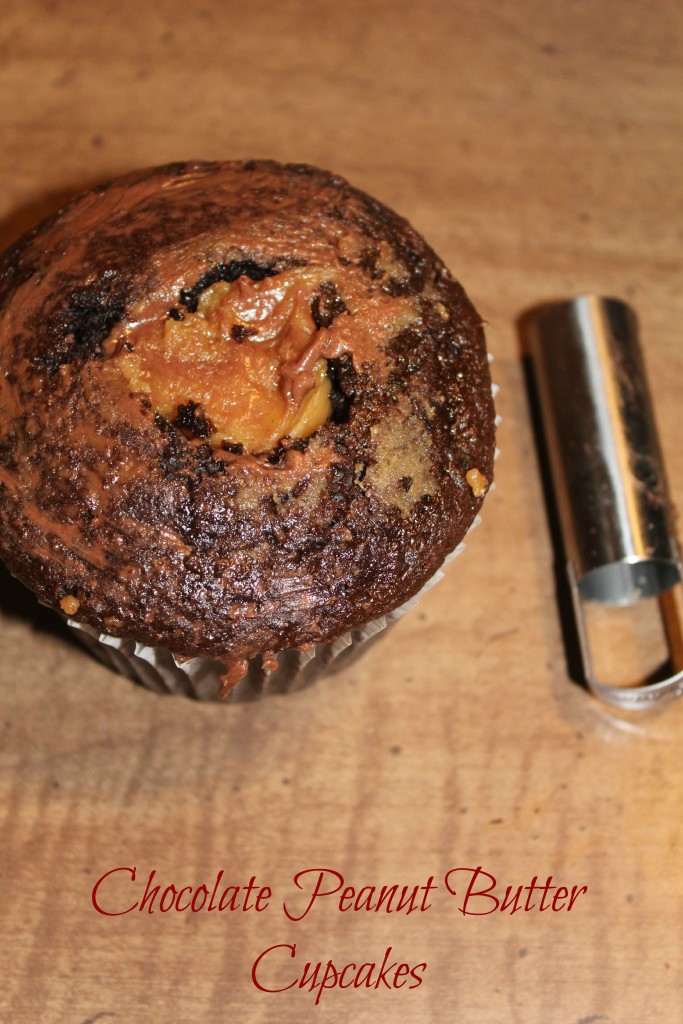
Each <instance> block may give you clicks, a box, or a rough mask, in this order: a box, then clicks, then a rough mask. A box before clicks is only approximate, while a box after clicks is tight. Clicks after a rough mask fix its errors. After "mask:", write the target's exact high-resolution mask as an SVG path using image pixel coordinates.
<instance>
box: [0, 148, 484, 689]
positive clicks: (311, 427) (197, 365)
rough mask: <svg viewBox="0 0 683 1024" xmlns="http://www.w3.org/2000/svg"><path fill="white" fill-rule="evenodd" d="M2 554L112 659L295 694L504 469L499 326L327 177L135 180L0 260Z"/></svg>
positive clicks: (424, 574) (386, 217)
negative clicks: (496, 381) (497, 423)
mask: <svg viewBox="0 0 683 1024" xmlns="http://www.w3.org/2000/svg"><path fill="white" fill-rule="evenodd" d="M0 345H1V350H0V362H1V367H0V369H1V372H0V544H1V551H2V557H3V559H4V561H5V562H6V564H7V566H8V568H9V569H10V571H11V572H12V573H13V574H14V575H15V576H17V577H18V578H19V579H20V580H21V581H22V582H23V583H24V584H26V585H27V586H28V587H30V588H31V589H32V590H33V591H34V592H35V593H36V595H37V596H38V599H39V600H40V601H41V602H43V603H44V604H47V605H49V606H51V607H52V608H54V609H56V610H58V611H61V612H62V613H63V614H64V615H65V616H67V617H68V618H69V620H70V621H71V622H72V624H73V625H76V626H77V627H79V632H80V635H81V636H82V637H83V639H85V640H86V642H88V643H89V644H90V645H92V646H94V647H95V649H96V650H97V652H98V653H99V655H100V656H101V657H103V658H105V659H108V660H109V661H110V663H111V664H113V665H116V666H117V667H118V668H119V669H122V670H123V671H126V672H128V673H129V674H133V675H135V676H137V677H138V678H139V679H141V680H142V681H143V682H145V683H146V684H147V685H150V686H153V687H154V688H157V689H162V690H177V691H182V692H187V693H192V694H194V695H196V696H201V697H204V698H214V697H216V696H218V695H219V694H221V693H222V694H223V695H227V694H231V695H232V696H249V695H254V694H256V693H258V692H262V691H271V690H276V691H277V690H280V691H282V690H284V689H291V688H293V687H297V686H299V685H301V684H302V682H304V681H305V680H306V679H308V678H309V677H310V676H312V674H313V673H314V672H317V671H318V670H319V668H320V666H324V665H326V664H328V663H329V662H330V660H331V659H332V658H334V657H335V656H336V655H337V654H339V653H340V652H341V651H342V650H345V649H348V648H350V647H353V646H354V645H357V644H358V643H360V642H362V641H363V640H364V639H366V638H367V637H369V636H370V635H372V634H373V633H376V632H377V631H378V630H379V629H381V628H382V627H383V626H384V625H385V624H386V622H387V621H388V620H390V619H391V618H392V617H395V615H396V614H397V612H398V613H400V611H401V609H402V607H403V606H404V605H405V603H406V602H407V601H409V599H410V598H412V597H413V596H414V595H416V594H417V593H418V592H419V591H420V590H421V589H422V588H423V586H424V585H425V584H426V583H427V581H429V580H430V579H431V578H432V577H433V576H434V574H435V573H436V572H437V570H438V568H439V566H440V565H441V564H442V563H443V562H444V560H445V558H446V557H447V555H449V553H451V552H453V551H454V550H455V549H456V547H457V545H458V544H459V543H460V541H461V540H462V538H463V537H464V535H465V533H466V532H467V530H468V528H469V527H470V525H471V524H472V522H473V520H474V519H475V516H476V514H477V511H478V509H479V507H480V505H481V502H482V500H483V497H484V495H485V493H486V490H487V488H488V486H489V484H490V481H491V478H492V466H493V455H494V410H493V403H492V398H491V381H490V377H489V370H488V362H487V356H486V351H485V346H484V337H483V333H482V329H481V324H480V319H479V317H478V316H477V314H476V312H475V311H474V309H473V308H472V306H471V304H470V303H469V301H468V299H467V298H466V296H465V294H464V292H463V290H462V288H461V287H460V285H459V284H457V283H456V282H455V281H454V280H453V278H452V277H451V276H450V274H449V273H448V271H447V270H446V268H445V267H444V265H443V264H442V263H441V261H440V260H439V259H438V258H437V257H436V256H435V254H434V253H433V252H432V251H431V249H430V248H429V247H428V246H427V245H426V243H425V242H424V241H423V239H422V238H421V237H420V236H419V235H418V234H416V232H415V231H413V229H412V228H411V227H410V226H409V225H408V223H407V222H406V221H405V220H403V219H402V218H400V217H398V216H397V215H396V214H394V213H392V212H391V210H388V209H387V208H386V207H385V206H382V205H381V204H380V203H378V202H376V201H375V200H374V199H371V198H369V197H368V196H366V195H364V194H363V193H361V192H358V191H357V190H355V189H353V188H352V187H351V186H350V185H348V184H347V183H346V182H345V181H344V180H343V179H342V178H338V177H334V176H332V175H330V174H328V173H326V172H324V171H319V170H316V169H315V168H312V167H306V166H298V165H286V166H282V165H279V164H276V163H272V162H270V161H248V162H244V163H187V164H172V165H170V166H167V167H161V168H156V169H152V170H145V171H140V172H138V173H134V174H129V175H127V176H125V177H122V178H119V179H117V180H115V181H113V182H111V183H109V184H107V185H103V186H101V187H100V188H97V189H94V190H93V191H91V192H89V193H87V194H84V195H82V196H79V197H78V198H77V199H75V200H73V202H71V203H70V204H69V205H68V206H66V207H65V208H64V209H63V210H61V211H60V212H59V213H57V214H56V215H55V216H54V217H51V218H50V219H49V220H47V221H45V222H44V223H43V224H41V225H40V226H39V227H38V228H36V229H35V230H34V231H32V232H30V233H28V234H27V235H25V236H24V237H23V238H22V239H20V240H19V242H17V243H16V245H14V246H13V247H12V248H11V249H10V250H8V251H7V252H6V253H5V254H4V256H3V257H2V258H1V260H0Z"/></svg>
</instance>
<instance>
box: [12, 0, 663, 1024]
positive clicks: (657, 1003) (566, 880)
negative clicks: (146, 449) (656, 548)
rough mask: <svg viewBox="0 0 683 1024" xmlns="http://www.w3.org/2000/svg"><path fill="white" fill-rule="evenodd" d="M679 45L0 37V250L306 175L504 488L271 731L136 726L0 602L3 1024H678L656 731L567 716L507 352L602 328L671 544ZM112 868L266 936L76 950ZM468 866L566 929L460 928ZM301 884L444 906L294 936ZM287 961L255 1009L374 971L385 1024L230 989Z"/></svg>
mask: <svg viewBox="0 0 683 1024" xmlns="http://www.w3.org/2000/svg"><path fill="white" fill-rule="evenodd" d="M681 22H682V18H681V10H680V6H679V5H678V4H675V3H673V2H669V0H661V2H660V3H658V4H657V5H655V6H648V5H645V4H644V3H642V2H641V3H637V2H625V3H617V2H616V0H606V2H604V3H601V4H594V3H589V2H584V0H577V2H575V3H572V4H563V3H559V2H551V3H547V2H541V0H523V2H522V3H520V4H518V5H516V6H514V7H513V6H511V5H509V4H504V3H502V2H500V0H488V2H474V0H472V2H458V3H447V2H445V0H431V2H430V0H428V2H426V3H423V4H421V5H420V6H419V7H418V5H416V4H412V3H408V2H404V0H401V2H394V3H385V2H376V3H372V2H371V3H368V2H360V0H347V2H345V3H344V4H332V3H328V2H323V3H320V4H316V5H312V4H305V3H303V2H284V3H281V4H272V3H265V4H249V3H246V2H239V3H237V2H235V3H228V2H218V0H214V2H204V3H199V4H196V5H194V4H193V5H189V4H187V3H180V2H179V0H159V2H157V3H155V4H154V5H143V4H139V3H133V2H132V0H123V2H120V0H119V2H117V3H114V2H113V0H103V2H100V3H98V4H97V5H93V4H90V3H85V2H84V0H71V2H62V3H60V2H57V0H53V2H48V0H44V2H38V0H24V2H23V3H21V4H19V3H18V2H15V0H12V2H9V3H7V4H5V5H4V7H3V12H2V18H1V19H0V47H1V57H2V59H1V60H0V84H1V90H2V96H3V103H2V107H1V108H0V124H1V127H2V143H3V144H2V147H1V149H0V168H1V169H2V174H1V177H0V180H1V182H2V185H1V186H0V218H2V223H1V224H0V242H1V243H2V244H3V245H5V244H8V243H9V242H10V241H12V240H13V239H14V238H15V237H17V236H18V234H20V233H21V231H23V230H25V229H26V228H28V227H30V226H31V225H32V224H33V223H34V222H35V220H37V219H38V218H39V217H40V216H43V215H45V214H47V213H49V212H51V211H52V210H54V209H56V208H57V207H58V206H59V205H60V204H61V202H63V200H64V199H65V198H66V197H67V196H69V195H71V194H73V193H74V192H75V191H76V190H79V189H80V188H82V187H84V186H86V185H89V184H92V183H94V182H95V181H97V180H100V179H102V178H105V177H108V176H111V175H112V174H115V173H118V172H122V171H125V170H128V169H131V168H133V167H136V166H143V165H148V164H158V163H163V162H166V161H168V160H173V159H185V158H191V157H203V158H235V157H246V156H272V157H275V158H278V159H283V160H299V161H306V162H310V163H315V164H318V165H321V166H323V167H330V168H333V169H334V170H336V171H338V172H340V173H342V174H344V175H345V176H347V177H348V178H349V179H350V180H351V181H352V182H353V183H354V184H356V185H357V186H359V187H361V188H364V189H366V190H367V191H369V192H370V193H373V194H375V195H377V196H378V197H379V198H381V199H382V200H383V201H384V202H386V203H388V204H389V205H390V206H393V207H394V208H396V209H397V210H399V211H400V212H401V213H403V214H404V215H405V216H407V217H408V218H409V219H410V220H411V221H412V223H413V224H414V225H415V227H417V228H418V229H419V230H420V231H421V232H422V233H423V234H424V235H425V236H426V238H427V239H428V240H429V242H430V243H431V244H432V245H433V246H434V248H435V249H436V250H437V252H439V254H440V255H441V256H442V257H443V258H444V259H445V260H446V262H447V263H448V264H449V266H450V267H451V268H452V270H453V271H454V273H455V274H456V276H458V277H460V279H461V280H462V281H463V282H464V284H465V286H466V288H467V290H468V292H469V294H470V296H471V297H472V299H473V301H474V302H475V304H476V305H477V306H478V308H479V309H480V311H481V313H482V315H483V316H484V317H485V318H486V320H487V321H488V325H489V327H488V336H489V343H490V347H491V349H492V351H493V352H494V354H495V357H496V359H495V363H494V371H495V378H496V380H497V381H498V383H499V384H500V385H501V388H502V390H501V395H500V399H499V408H500V412H501V413H502V415H503V425H502V427H501V430H500V435H499V444H500V447H501V449H502V450H503V456H502V458H501V460H500V462H499V463H498V475H497V488H496V490H495V492H494V493H493V494H492V495H491V496H490V497H489V499H488V500H487V504H486V506H485V515H484V521H483V524H482V526H481V527H480V528H479V529H478V530H477V531H476V532H475V533H474V534H473V535H472V536H471V540H470V542H469V543H468V547H467V550H466V552H465V554H464V555H463V556H462V557H461V558H460V559H458V561H457V562H456V563H455V564H454V565H453V566H451V567H450V568H449V569H448V571H447V575H446V578H445V579H444V581H443V582H442V583H440V584H439V586H438V587H437V588H435V589H433V590H432V591H431V592H430V593H429V594H428V595H427V596H426V597H425V598H424V599H423V601H422V602H421V604H420V606H419V608H418V609H416V610H415V611H414V612H413V613H412V614H411V615H409V616H407V617H406V618H405V619H403V620H402V622H401V623H400V624H399V625H398V626H396V627H395V629H394V630H393V632H392V634H391V635H390V637H387V638H386V639H385V641H383V642H381V643H378V644H377V645H376V646H375V647H374V649H373V650H372V651H370V652H369V653H368V654H367V656H366V657H365V658H364V659H363V660H361V661H360V662H358V663H357V665H355V666H354V667H353V668H351V669H349V670H348V671H347V672H346V673H345V674H342V675H340V676H338V677H336V678H333V679H330V680H328V681H324V682H322V683H320V684H318V685H317V686H316V687H315V688H313V689H311V690H309V691H307V692H304V693H301V694H298V695H294V696H292V697H289V698H271V699H269V700H267V701H265V702H262V703H260V704H253V705H248V706H242V707H234V708H232V707H223V706H220V707H204V706H201V705H197V704H192V703H190V702H187V701H185V700H182V699H162V698H159V697H157V696H155V695H153V694H150V693H147V692H145V691H144V690H142V689H139V688H136V687H135V686H133V685H132V684H130V683H128V682H127V681H126V680H123V679H120V678H117V677H116V676H114V675H112V674H111V673H109V672H108V671H107V670H105V669H104V668H101V667H99V666H98V665H97V664H96V663H94V662H93V661H91V660H90V659H89V658H88V657H87V656H86V655H85V654H84V653H82V652H81V650H80V649H79V648H77V647H76V646H74V644H73V643H72V642H70V641H69V639H68V638H66V637H65V636H64V635H63V633H62V631H61V630H60V629H59V627H58V626H56V625H55V624H54V622H53V619H52V617H51V616H50V615H48V614H47V613H44V612H40V611H39V610H37V609H35V608H34V607H33V605H32V602H31V599H30V598H29V597H26V596H24V594H23V592H22V591H21V589H20V588H19V587H18V585H16V584H14V583H13V582H12V581H11V580H5V581H4V585H3V591H2V600H1V607H2V633H1V642H2V652H1V656H2V662H1V665H2V670H1V677H2V678H1V682H0V702H1V704H2V715H1V717H0V729H1V730H2V732H1V735H2V743H1V746H0V935H1V936H2V938H1V941H0V977H2V983H1V984H0V1008H1V1011H2V1018H3V1020H8V1021H10V1020H11V1021H12V1022H15V1024H32V1022H35V1021H41V1024H42V1022H45V1024H52V1022H59V1024H61V1022H64V1024H85V1022H86V1021H95V1020H101V1021H105V1022H108V1021H112V1024H117V1022H126V1024H131V1022H133V1024H137V1022H151V1024H157V1022H158V1024H161V1022H164V1024H166V1022H173V1024H185V1022H187V1024H199V1022H202V1024H203V1022H207V1024H214V1022H223V1021H233V1020H235V1021H245V1022H249V1024H265V1022H270V1021H275V1020H278V1021H283V1022H291V1024H294V1022H299V1021H302V1020H310V1019H314V1017H315V1016H318V1017H319V1019H320V1020H324V1021H326V1022H332V1024H336V1022H340V1024H341V1022H342V1021H343V1022H346V1021H348V1020H354V1021H356V1022H357V1024H366V1022H370V1021H373V1022H385V1021H386V1022H392V1024H393V1022H394V1021H398V1020H400V1021H406V1022H415V1024H422V1022H425V1024H426V1022H427V1021H429V1022H437V1024H442V1022H443V1024H446V1022H448V1024H451V1022H457V1024H478V1022H485V1024H511V1022H512V1024H548V1022H551V1024H555V1022H557V1024H588V1022H591V1024H592V1022H596V1024H597V1022H601V1024H602V1022H606V1024H631V1022H633V1024H642V1022H646V1021H655V1020H656V1021H657V1022H660V1021H672V1022H673V1021H675V1020H677V1019H678V1016H679V1013H680V1005H681V998H682V995H683V957H682V956H681V953H682V952H683V915H682V914H681V909H682V900H683V868H682V867H681V862H680V848H681V842H682V840H683V832H682V825H681V796H682V794H683V764H682V761H681V756H680V749H681V743H680V737H681V733H682V730H683V705H680V706H676V707H673V708H670V709H668V710H666V711H665V712H662V713H657V714H653V715H650V716H647V717H645V718H642V717H633V716H627V715H612V714H610V713H609V712H607V711H605V710H603V709H601V708H600V707H599V706H598V705H596V704H595V703H593V702H591V701H590V700H589V699H588V698H586V697H585V696H584V695H583V693H581V692H579V691H578V690H577V689H576V688H575V687H573V686H572V685H571V684H570V683H569V681H568V677H567V670H566V666H565V661H564V653H563V646H562V641H561V634H560V627H559V621H558V614H557V607H556V604H555V599H554V581H553V573H552V558H553V555H552V549H551V545H550V541H549V539H548V533H547V526H546V517H545V512H544V507H543V499H542V490H541V485H540V482H539V477H538V469H537V462H536V456H535V449H534V444H533V437H532V432H531V427H530V422H529V414H528V409H527V401H526V396H525V389H524V378H523V372H522V363H521V358H520V344H519V338H518V330H517V321H518V318H519V316H520V314H521V313H522V312H523V311H524V310H525V309H528V308H529V307H530V306H533V305H535V304H537V303H539V302H542V301H544V300H547V299H550V298H555V297H566V296H571V295H575V294H580V293H581V292H584V291H595V292H604V293H608V294H613V295H618V296H621V297H624V298H626V299H627V300H629V301H631V302H632V303H633V304H634V305H635V307H636V309H637V311H638V314H639V316H640V320H641V326H642V335H643V340H644V343H645V354H646V361H647V366H648V370H649V375H650V381H651V385H652V388H653V391H654V394H655V396H656V412H657V418H658V422H659V425H660V429H661V433H662V442H663V448H664V451H665V456H666V459H667V466H668V471H669V476H670V481H671V486H672V492H673V496H674V500H675V501H676V502H677V504H678V505H679V506H681V505H682V504H683V449H682V447H681V445H680V408H679V407H680V397H679V388H680V386H681V384H682V383H683V347H682V346H681V343H680V333H681V326H680V325H681V323H682V322H683V301H682V299H681V291H680V272H681V262H680V256H681V210H682V206H683V186H682V181H681V171H680V169H681V166H682V165H683V137H682V134H681V114H682V107H683V99H682V97H683V89H682V88H681V86H682V84H683V83H682V82H681V41H682V35H683V33H682V31H681V29H682V27H683V26H682V24H681ZM124 865H130V866H132V865H135V866H136V867H137V870H138V873H139V874H138V877H143V878H146V876H147V875H148V873H149V871H151V870H152V869H153V868H155V869H156V870H157V874H158V876H159V879H160V880H161V881H163V882H166V883H168V882H174V883H175V884H176V885H178V886H182V885H192V884H195V885H196V884H199V883H200V882H202V881H209V880H211V879H213V878H215V876H216V873H217V871H219V870H220V869H224V871H225V877H226V880H229V881H231V882H234V883H235V884H240V883H244V882H246V881H248V879H249V878H250V876H252V875H255V876H256V877H257V880H258V881H259V883H262V884H264V885H270V886H271V887H272V889H273V900H272V903H271V906H270V907H269V908H268V910H267V911H265V912H263V913H261V914H255V913H252V912H249V913H244V912H235V913H232V914H226V913H223V914H187V913H185V914H166V915H161V914H155V915H153V916H149V915H147V914H136V913H132V914H129V915H125V916H122V917H116V918H106V917H103V916H101V915H98V914H97V913H96V912H95V911H94V909H93V906H92V903H91V890H92V886H93V884H94V882H95V880H96V879H97V878H98V877H99V876H100V875H102V874H103V873H104V872H105V871H108V870H109V869H111V868H114V867H118V866H124ZM477 865H482V866H483V867H484V868H485V869H486V870H487V871H489V872H491V873H492V874H493V875H495V876H496V878H497V879H498V882H499V885H500V886H502V887H504V886H506V885H514V886H516V885H519V884H527V883H528V882H529V881H530V880H531V879H532V877H533V876H534V875H538V876H539V877H541V878H542V879H545V878H546V877H547V876H548V875H550V874H552V875H553V876H554V879H555V880H556V881H557V882H558V883H560V884H564V885H569V886H571V885H574V884H577V885H583V884H587V885H588V887H589V892H588V894H586V895H585V896H584V897H582V898H581V899H580V900H579V901H578V902H577V903H576V905H575V907H574V909H573V910H572V911H571V912H570V913H559V912H558V913H553V912H552V911H550V912H545V913H537V912H536V913H534V912H529V913H525V912H519V913H516V914H514V915H512V916H511V915H508V914H501V913H497V914H491V915H487V916H481V917H475V916H463V915H462V914H460V913H458V911H457V906H456V904H457V900H455V899H454V898H452V897H449V896H448V893H447V892H446V891H445V889H444V888H443V875H444V873H445V872H446V871H447V870H448V869H450V868H453V867H458V866H463V867H466V866H470V867H475V866H477ZM310 867H330V868H335V869H336V870H338V871H339V872H341V873H342V874H343V875H344V876H345V878H346V879H347V881H348V883H349V884H352V885H356V886H362V885H365V884H372V883H379V884H382V883H391V882H394V881H400V882H401V883H410V884H411V885H412V884H423V883H424V882H425V881H426V879H427V878H428V877H429V876H430V875H434V876H435V881H436V882H437V883H438V884H440V889H439V890H438V892H436V893H435V896H434V900H433V905H432V907H431V909H430V910H429V911H428V912H426V913H415V914H412V915H410V916H405V915H396V914H389V915H387V914H369V913H362V912H359V913H340V912H339V911H338V910H336V909H335V907H334V906H333V905H332V902H331V901H323V902H321V904H320V905H319V906H317V907H316V908H314V910H313V911H311V913H310V915H309V916H308V917H306V918H305V919H304V920H303V921H301V922H299V923H293V922H289V921H288V920H287V919H286V918H285V916H284V914H283V912H282V909H281V904H282V901H283V899H286V898H287V897H292V896H293V895H294V893H295V887H294V884H293V881H292V879H293V876H294V874H295V873H296V872H297V871H300V870H302V869H305V868H310ZM136 891H137V890H136ZM117 894H119V895H121V896H122V897H123V896H125V895H126V890H125V888H124V887H123V886H121V887H120V888H119V889H118V890H117ZM137 895H138V896H139V895H140V892H139V891H137ZM289 942H296V943H297V950H298V955H297V959H296V960H295V961H291V962H289V963H287V962H285V961H284V959H283V960H280V961H278V964H279V971H280V974H279V976H280V978H284V979H285V980H284V982H283V983H285V984H286V983H287V981H288V980H291V979H292V978H294V977H295V976H296V971H295V970H294V965H296V966H297V967H301V966H303V963H305V961H306V960H311V961H317V960H322V961H323V962H326V961H327V960H328V959H330V958H331V959H332V960H333V961H334V962H335V963H337V964H339V965H343V964H345V963H348V962H350V961H355V962H360V963H362V962H364V961H372V960H375V959H377V958H379V960H380V961H381V959H382V957H383V955H384V951H385V949H386V948H387V947H388V946H392V947H393V949H394V952H395V954H396V955H397V956H398V957H399V958H400V959H404V960H405V961H406V962H408V963H410V964H417V963H419V962H426V963H427V964H428V967H427V970H426V973H425V975H424V981H423V983H422V984H421V985H420V987H419V988H416V989H414V990H411V991H408V990H407V989H406V988H403V989H400V990H398V991H389V990H387V989H384V990H380V991H374V990H373V991H365V990H362V991H355V990H353V989H348V990H344V991H339V990H334V991H330V992H326V993H324V995H323V997H322V1000H321V1003H320V1005H319V1006H318V1007H315V1006H314V1005H313V1004H314V998H315V997H314V996H311V994H310V993H308V992H305V991H298V990H296V989H292V990H290V991H287V992H284V993H281V994H266V993H263V992H259V991H258V990H257V989H256V988H255V987H254V985H253V984H252V981H251V977H250V972H251V965H252V962H253V961H254V959H255V958H256V957H257V956H258V954H259V953H260V952H261V951H262V950H264V949H265V948H266V947H268V946H271V945H273V944H276V943H289ZM287 970H288V971H289V972H290V973H288V974H286V971H287ZM274 973H275V972H274Z"/></svg>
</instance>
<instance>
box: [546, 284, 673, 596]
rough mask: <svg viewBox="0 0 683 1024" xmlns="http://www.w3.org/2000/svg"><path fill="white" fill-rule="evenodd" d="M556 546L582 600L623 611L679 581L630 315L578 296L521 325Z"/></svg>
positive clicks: (616, 305) (615, 303)
mask: <svg viewBox="0 0 683 1024" xmlns="http://www.w3.org/2000/svg"><path fill="white" fill-rule="evenodd" d="M529 340H530V346H531V356H532V360H533V368H534V376H535V379H536V383H537V389H538V395H539V401H540V406H541V414H542V418H543V428H544V433H545V438H546V442H547V448H548V455H549V460H550V469H551V474H552V478H553V486H554V490H555V496H556V501H557V506H558V514H559V518H560V525H561V528H562V533H563V538H564V544H565V548H566V552H567V557H568V560H569V563H570V576H571V575H573V577H574V580H575V583H576V586H577V588H578V592H579V597H580V598H581V599H582V600H588V601H601V602H605V603H610V604H617V605H623V604H630V603H632V602H633V601H637V600H639V599H640V598H645V597H652V596H655V595H658V594H661V593H662V592H664V591H665V590H668V589H669V588H671V587H672V586H674V585H675V584H677V583H679V582H680V580H681V570H680V557H679V553H678V548H677V544H676V540H675V535H674V528H673V521H672V514H671V508H670V502H669V498H668V494H667V487H666V479H665V474H664V466H663V460H662V456H661V451H660V446H659V442H658V439H657V432H656V428H655V423H654V417H653V414H652V404H651V401H650V396H649V392H648V388H647V383H646V379H645V370H644V366H643V359H642V355H641V352H640V347H639V344H638V329H637V323H636V318H635V315H634V313H633V312H632V310H631V309H630V308H629V307H628V306H627V305H626V304H625V303H623V302H621V301H619V300H617V299H611V298H602V297H599V296H593V295H586V296H581V297H580V298H577V299H573V300H572V301H570V302H560V303H555V304H553V305H551V306H548V307H546V308H545V309H543V310H542V311H541V312H540V313H538V314H537V315H536V317H535V318H534V321H533V323H532V324H531V325H530V339H529Z"/></svg>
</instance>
